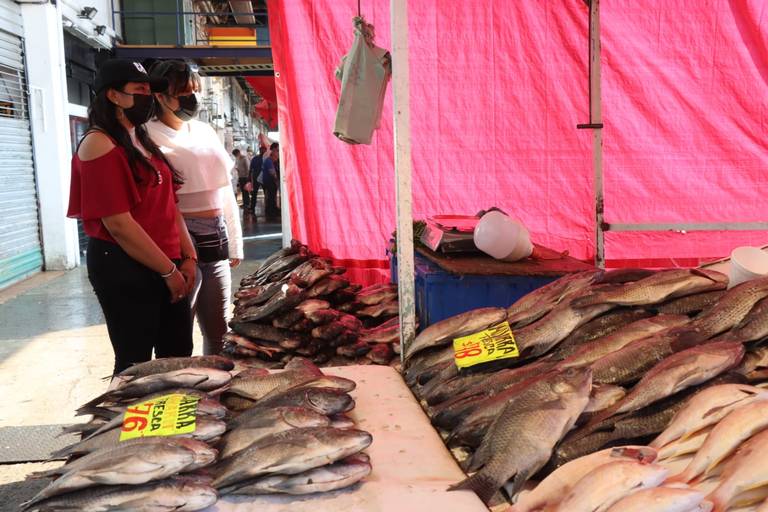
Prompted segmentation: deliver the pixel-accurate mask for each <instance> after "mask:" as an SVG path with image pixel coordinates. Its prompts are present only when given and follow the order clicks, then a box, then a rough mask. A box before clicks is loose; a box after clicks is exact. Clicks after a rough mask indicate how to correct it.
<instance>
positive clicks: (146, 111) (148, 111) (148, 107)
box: [123, 94, 155, 126]
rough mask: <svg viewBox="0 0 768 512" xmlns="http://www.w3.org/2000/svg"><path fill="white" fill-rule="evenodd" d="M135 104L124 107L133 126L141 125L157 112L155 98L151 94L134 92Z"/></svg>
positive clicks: (124, 111)
mask: <svg viewBox="0 0 768 512" xmlns="http://www.w3.org/2000/svg"><path fill="white" fill-rule="evenodd" d="M132 96H133V106H132V107H131V108H124V109H123V113H124V114H125V117H126V118H127V119H128V121H130V122H131V124H132V125H133V126H139V125H142V124H144V123H146V122H147V121H149V120H150V119H152V114H153V113H154V112H155V98H154V97H152V95H151V94H133V95H132Z"/></svg>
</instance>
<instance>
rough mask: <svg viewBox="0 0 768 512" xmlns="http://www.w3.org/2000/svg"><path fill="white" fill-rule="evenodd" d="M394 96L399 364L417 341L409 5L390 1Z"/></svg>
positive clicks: (393, 0) (399, 1)
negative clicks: (406, 350)
mask: <svg viewBox="0 0 768 512" xmlns="http://www.w3.org/2000/svg"><path fill="white" fill-rule="evenodd" d="M389 5H390V16H391V30H392V93H393V111H394V136H395V144H394V147H395V189H396V191H397V194H396V198H397V283H398V288H399V295H400V347H401V350H400V360H401V361H402V358H403V354H405V348H406V347H407V346H408V345H409V344H410V343H411V342H412V341H413V339H414V338H415V337H416V301H415V290H414V269H413V214H412V189H411V107H410V97H409V94H410V90H409V89H410V86H409V83H410V78H409V72H408V71H409V70H408V2H407V0H390V4H389Z"/></svg>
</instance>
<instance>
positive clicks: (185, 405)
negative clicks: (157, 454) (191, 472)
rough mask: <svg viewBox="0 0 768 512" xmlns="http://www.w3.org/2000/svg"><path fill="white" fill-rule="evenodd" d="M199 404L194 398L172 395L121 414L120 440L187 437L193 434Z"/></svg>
mask: <svg viewBox="0 0 768 512" xmlns="http://www.w3.org/2000/svg"><path fill="white" fill-rule="evenodd" d="M199 401H200V398H198V397H196V396H190V395H182V394H179V393H174V394H170V395H165V396H159V397H156V398H153V399H152V400H148V401H146V402H142V403H139V404H136V405H132V406H131V407H129V408H127V409H126V410H125V416H124V417H123V426H122V427H121V428H120V440H121V441H125V440H126V439H135V438H137V437H155V436H177V435H179V434H190V433H192V432H194V431H195V420H196V419H197V402H199Z"/></svg>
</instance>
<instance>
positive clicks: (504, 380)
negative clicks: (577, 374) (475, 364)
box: [431, 360, 554, 430]
mask: <svg viewBox="0 0 768 512" xmlns="http://www.w3.org/2000/svg"><path fill="white" fill-rule="evenodd" d="M553 366H554V362H552V361H545V360H541V361H536V362H534V363H531V364H527V365H525V366H521V367H518V368H510V369H506V370H501V371H498V372H496V373H492V374H490V375H488V377H487V380H486V381H485V382H484V383H481V384H478V385H476V386H474V387H472V388H470V389H468V390H467V391H465V392H464V393H462V394H460V395H458V396H456V397H454V398H452V399H450V400H446V401H444V402H442V403H440V404H439V405H438V406H436V407H434V408H433V409H432V410H431V413H432V416H431V417H432V422H433V423H434V424H435V425H438V426H440V427H443V428H447V429H450V430H454V429H455V428H456V426H457V425H459V424H460V423H462V422H463V421H464V420H465V419H466V418H467V416H469V415H470V414H472V413H473V412H474V411H475V410H477V409H478V408H479V407H481V405H483V404H484V401H485V399H488V398H490V397H495V396H497V395H499V394H501V393H502V392H505V391H506V390H509V389H510V388H513V387H515V388H516V389H518V388H519V386H520V384H521V383H523V382H525V381H528V380H530V379H533V378H536V377H539V376H543V375H545V374H547V373H548V372H549V371H550V370H551V369H552V368H553Z"/></svg>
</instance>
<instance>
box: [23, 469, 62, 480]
mask: <svg viewBox="0 0 768 512" xmlns="http://www.w3.org/2000/svg"><path fill="white" fill-rule="evenodd" d="M58 474H59V468H56V469H47V470H45V471H35V472H34V473H30V474H28V475H27V480H40V479H42V478H52V477H54V476H56V475H58Z"/></svg>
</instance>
